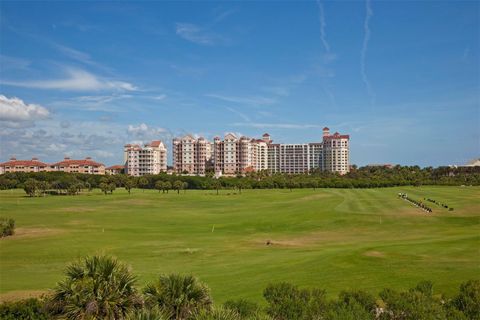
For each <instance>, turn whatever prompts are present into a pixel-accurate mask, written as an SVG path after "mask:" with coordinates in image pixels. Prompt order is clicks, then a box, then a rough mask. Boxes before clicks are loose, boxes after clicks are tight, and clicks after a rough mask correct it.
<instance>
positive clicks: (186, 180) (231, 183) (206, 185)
mask: <svg viewBox="0 0 480 320" xmlns="http://www.w3.org/2000/svg"><path fill="white" fill-rule="evenodd" d="M421 185H450V186H451V185H456V186H460V185H475V186H478V185H480V167H462V168H450V167H438V168H432V167H427V168H420V167H418V166H395V167H393V168H385V167H368V166H367V167H361V168H355V167H354V168H352V170H351V172H349V173H348V174H346V175H339V174H335V173H330V172H322V171H312V172H311V173H310V174H271V173H269V172H267V171H259V172H252V173H248V174H246V175H245V176H242V175H238V176H236V177H220V178H218V179H217V178H215V177H213V174H212V173H210V174H207V175H206V176H188V175H175V174H173V175H168V174H166V173H162V174H158V175H146V176H142V177H130V176H127V175H124V174H119V175H112V176H100V175H88V174H78V173H64V172H37V173H22V172H20V173H6V174H3V175H1V176H0V189H3V190H5V189H13V188H22V189H24V190H25V192H26V193H27V194H28V195H31V196H35V195H37V196H38V195H45V194H71V195H74V194H77V193H79V192H80V191H81V190H84V189H88V190H91V189H93V188H100V189H101V190H102V191H103V192H104V193H105V194H108V193H112V192H113V191H114V190H115V189H116V188H120V187H121V188H125V189H126V190H127V191H129V192H130V191H131V189H133V188H141V189H157V190H159V191H162V192H168V191H169V190H176V191H177V192H178V193H180V190H186V189H200V190H209V189H210V190H217V191H218V190H219V189H238V190H239V192H241V191H242V190H243V189H273V188H278V189H290V190H292V189H295V188H312V189H316V188H381V187H394V186H421Z"/></svg>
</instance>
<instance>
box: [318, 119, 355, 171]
mask: <svg viewBox="0 0 480 320" xmlns="http://www.w3.org/2000/svg"><path fill="white" fill-rule="evenodd" d="M322 170H323V171H330V172H337V173H340V174H346V173H348V172H349V171H350V136H349V135H345V134H340V133H338V132H335V133H334V134H332V135H331V134H330V129H329V128H327V127H325V128H323V157H322Z"/></svg>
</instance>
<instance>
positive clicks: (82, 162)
mask: <svg viewBox="0 0 480 320" xmlns="http://www.w3.org/2000/svg"><path fill="white" fill-rule="evenodd" d="M71 165H77V166H92V167H101V166H104V164H103V163H100V162H95V161H93V160H90V159H84V160H70V159H65V160H63V161H60V162H57V163H54V164H52V166H55V167H60V166H63V167H68V166H71Z"/></svg>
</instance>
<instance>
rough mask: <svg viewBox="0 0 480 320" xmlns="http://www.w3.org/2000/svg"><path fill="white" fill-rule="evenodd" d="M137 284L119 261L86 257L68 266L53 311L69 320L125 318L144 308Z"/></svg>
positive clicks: (57, 292)
mask: <svg viewBox="0 0 480 320" xmlns="http://www.w3.org/2000/svg"><path fill="white" fill-rule="evenodd" d="M134 285H135V277H134V276H133V275H132V273H131V272H130V270H129V269H128V268H127V266H125V265H124V264H122V263H120V262H118V261H117V260H116V259H114V258H110V257H105V256H93V257H87V258H85V259H83V260H82V261H79V262H76V263H73V264H71V265H70V266H68V267H67V270H66V279H65V280H63V281H62V282H60V283H59V284H58V285H57V287H56V288H55V289H54V294H53V296H52V298H51V300H50V308H51V310H52V312H53V313H56V314H59V315H62V316H63V317H65V318H67V319H124V318H125V317H126V316H127V315H128V314H129V313H131V312H132V311H134V310H135V309H137V308H139V307H141V305H142V300H141V297H140V295H139V294H138V293H137V290H136V289H135V287H134Z"/></svg>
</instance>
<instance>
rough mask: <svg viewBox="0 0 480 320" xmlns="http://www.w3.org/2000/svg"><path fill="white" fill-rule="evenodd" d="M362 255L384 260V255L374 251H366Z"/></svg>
mask: <svg viewBox="0 0 480 320" xmlns="http://www.w3.org/2000/svg"><path fill="white" fill-rule="evenodd" d="M363 255H364V256H367V257H375V258H385V254H384V253H383V252H380V251H375V250H372V251H366V252H365V253H364V254H363Z"/></svg>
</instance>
